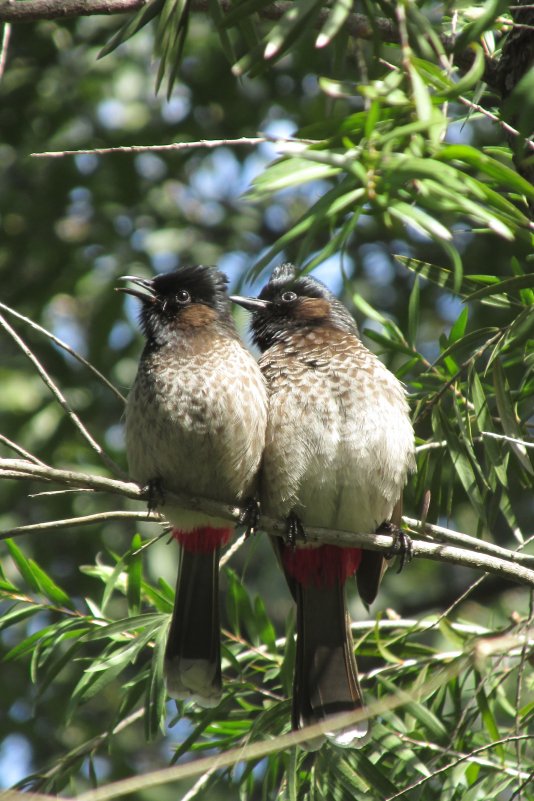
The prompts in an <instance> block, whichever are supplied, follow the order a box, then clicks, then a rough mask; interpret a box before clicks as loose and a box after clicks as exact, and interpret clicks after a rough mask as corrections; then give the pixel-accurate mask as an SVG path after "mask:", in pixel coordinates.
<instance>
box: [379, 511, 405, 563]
mask: <svg viewBox="0 0 534 801" xmlns="http://www.w3.org/2000/svg"><path fill="white" fill-rule="evenodd" d="M378 533H380V534H390V535H391V537H393V547H392V549H391V551H389V552H388V553H386V554H384V556H385V557H386V559H388V560H389V559H393V557H395V556H398V557H399V567H398V570H397V573H400V572H401V570H403V569H404V567H405V565H408V564H409V563H410V562H411V561H412V558H413V547H412V540H411V539H410V537H409V536H408V535H407V534H406V533H405V532H404V531H402V529H400V528H399V527H398V526H395V525H394V524H393V523H383V524H382V525H381V526H380V528H379V529H378Z"/></svg>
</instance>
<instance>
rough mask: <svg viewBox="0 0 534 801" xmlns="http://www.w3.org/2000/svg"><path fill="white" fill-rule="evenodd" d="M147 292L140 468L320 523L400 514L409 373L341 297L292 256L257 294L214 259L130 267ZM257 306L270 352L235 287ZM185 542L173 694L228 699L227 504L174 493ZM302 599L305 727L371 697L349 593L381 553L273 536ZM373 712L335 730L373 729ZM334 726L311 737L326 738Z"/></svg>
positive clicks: (338, 525)
mask: <svg viewBox="0 0 534 801" xmlns="http://www.w3.org/2000/svg"><path fill="white" fill-rule="evenodd" d="M125 278H126V279H128V280H129V281H130V282H132V283H133V284H134V288H124V289H123V291H125V292H127V293H129V294H131V295H134V296H136V297H138V298H139V299H140V300H141V304H142V306H141V315H140V321H141V326H142V329H143V331H144V334H145V336H146V345H145V348H144V351H143V354H142V356H141V360H140V363H139V369H138V373H137V377H136V380H135V383H134V386H133V388H132V391H131V393H130V395H129V398H128V404H127V410H126V447H127V456H128V463H129V468H130V472H131V475H132V477H133V478H134V479H135V480H136V481H138V482H140V483H143V484H148V483H150V482H158V484H159V485H160V486H161V487H162V489H163V499H164V497H165V496H164V492H165V490H169V491H175V492H182V493H189V494H191V495H201V496H202V495H204V496H207V497H209V498H212V499H214V500H218V501H222V502H225V503H236V502H237V503H245V502H246V500H247V499H249V498H253V497H259V499H260V503H261V508H262V511H263V512H264V513H265V514H267V515H270V516H272V517H276V518H285V519H286V520H287V521H288V531H290V532H292V533H293V535H294V534H295V532H299V531H301V530H302V529H304V531H305V528H306V526H320V527H325V528H331V529H341V530H346V531H359V532H373V531H375V530H376V529H377V527H379V526H380V525H381V524H383V523H387V522H393V523H398V522H399V519H400V509H401V496H402V490H403V487H404V484H405V483H406V479H407V476H408V473H409V472H410V471H412V470H413V469H414V441H413V429H412V426H411V423H410V420H409V416H408V405H407V402H406V397H405V392H404V390H403V387H402V385H401V384H400V383H399V381H397V379H396V378H395V376H393V374H392V373H390V372H389V371H388V370H387V369H386V367H385V366H384V365H383V364H382V363H381V362H380V361H379V360H378V359H377V357H376V356H374V355H373V354H372V353H371V352H370V351H368V350H367V349H366V348H365V347H364V346H363V344H362V342H361V341H360V338H359V335H358V329H357V327H356V324H355V322H354V320H353V318H352V316H351V315H350V314H349V312H348V310H347V309H346V308H345V307H344V306H343V304H342V303H341V302H340V301H339V300H338V299H337V298H336V297H335V296H334V295H332V294H331V293H330V292H329V291H328V289H327V288H326V287H325V286H324V285H323V284H321V283H320V282H319V281H317V280H314V279H313V278H311V277H309V276H300V275H299V274H298V272H297V270H296V269H295V267H294V266H293V265H291V264H282V265H280V266H279V267H277V268H276V269H275V270H274V272H273V274H272V276H271V279H270V280H269V282H268V283H267V285H266V286H265V287H264V288H263V290H262V291H261V293H260V295H259V296H258V298H243V297H231V298H229V297H228V295H227V293H226V284H227V279H226V277H225V276H224V275H223V274H222V273H220V272H219V271H217V270H216V269H214V268H210V267H206V266H202V265H196V266H193V267H181V268H179V269H178V270H175V271H174V272H171V273H167V274H163V275H159V276H157V277H155V278H153V279H151V280H149V279H141V278H135V277H130V276H125ZM231 300H232V301H234V302H235V303H238V304H240V305H241V306H243V307H245V308H246V309H248V310H250V311H251V312H252V319H251V329H252V336H253V340H254V342H255V344H256V345H257V346H258V348H259V349H260V351H261V354H262V355H261V357H260V359H259V363H256V361H255V360H254V358H253V356H252V355H251V354H250V353H249V352H248V351H247V350H246V348H245V347H244V346H243V344H242V343H241V341H240V339H239V336H238V334H237V331H236V328H235V325H234V322H233V318H232V314H231V303H230V301H231ZM163 512H164V514H165V516H166V517H167V519H168V520H169V521H170V523H171V524H172V526H173V534H174V537H175V538H176V539H177V540H178V542H179V543H180V545H181V560H180V566H179V574H178V582H177V589H176V600H175V606H174V612H173V616H172V622H171V626H170V630H169V636H168V641H167V647H166V653H165V673H166V683H167V689H168V692H169V694H170V695H171V696H173V697H175V698H181V699H183V698H192V699H194V700H196V701H197V702H198V703H199V704H201V705H203V706H215V705H216V704H217V703H218V702H219V700H220V698H221V692H222V686H221V666H220V627H219V599H218V563H219V555H220V552H221V548H222V547H223V546H224V545H225V544H226V543H227V542H228V541H229V539H230V538H231V535H232V533H233V526H231V525H230V524H229V523H228V521H227V520H226V519H222V518H216V517H213V516H211V515H207V514H205V513H203V512H200V511H192V510H188V509H183V508H176V507H173V506H172V505H171V504H169V503H164V506H163ZM273 543H274V545H275V548H276V550H277V553H278V556H279V560H280V562H281V565H282V567H283V570H284V573H285V576H286V579H287V582H288V585H289V588H290V590H291V593H292V595H293V598H294V600H295V602H296V605H297V648H296V660H295V661H296V664H295V674H294V684H293V712H292V723H293V728H294V729H299V728H301V727H302V726H304V725H306V724H309V723H314V722H317V721H320V720H324V719H325V718H328V717H330V716H331V715H334V714H336V713H339V712H343V711H349V710H356V709H360V708H361V707H362V695H361V690H360V684H359V680H358V671H357V666H356V660H355V656H354V645H353V641H352V636H351V632H350V620H349V616H348V613H347V607H346V600H345V582H346V581H347V579H348V578H349V577H351V576H352V575H354V574H355V573H356V580H357V586H358V590H359V593H360V596H361V598H362V599H363V601H364V602H365V603H366V604H370V603H371V602H372V601H373V600H374V599H375V597H376V594H377V590H378V586H379V583H380V579H381V577H382V573H383V570H384V564H385V563H384V559H383V557H382V555H381V554H379V553H377V552H373V551H367V550H361V549H359V548H340V547H336V546H332V545H321V546H317V545H316V544H311V543H306V540H305V539H303V538H302V537H298V539H297V540H296V542H295V537H293V541H292V542H291V541H283V540H282V539H281V538H279V537H273ZM367 730H368V726H367V722H365V721H362V722H359V723H356V724H354V725H353V726H351V727H349V728H347V729H345V730H343V731H341V732H338V733H337V734H336V733H333V734H332V735H330V736H331V737H332V739H334V740H335V741H336V742H337V743H339V744H341V745H348V746H350V745H355V746H357V745H360V744H362V743H363V742H364V741H365V738H366V735H367ZM321 742H322V739H319V740H313V741H312V742H311V743H309V744H308V746H309V747H310V748H316V747H318V745H319V744H320V743H321Z"/></svg>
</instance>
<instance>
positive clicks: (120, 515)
mask: <svg viewBox="0 0 534 801" xmlns="http://www.w3.org/2000/svg"><path fill="white" fill-rule="evenodd" d="M109 520H143V521H147V522H149V523H152V522H155V523H160V522H164V521H165V519H164V518H163V517H162V515H159V514H157V512H151V513H150V516H148V513H147V512H122V511H114V512H99V513H97V514H92V515H83V516H81V517H69V518H67V519H65V520H48V521H47V522H46V523H31V524H29V525H26V526H15V527H14V528H10V529H9V530H8V531H3V532H0V540H6V539H11V537H17V536H20V535H21V534H35V533H42V532H45V531H55V530H56V529H62V528H72V527H74V526H91V525H93V524H94V523H102V522H107V521H109ZM165 522H166V521H165Z"/></svg>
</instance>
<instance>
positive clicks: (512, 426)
mask: <svg viewBox="0 0 534 801" xmlns="http://www.w3.org/2000/svg"><path fill="white" fill-rule="evenodd" d="M493 383H494V386H495V400H496V401H497V408H498V410H499V414H500V416H501V424H502V427H503V430H504V433H505V434H506V436H508V437H513V438H514V439H523V432H522V431H521V429H520V427H519V424H518V422H517V416H516V412H515V409H514V407H513V404H512V400H511V398H510V387H509V386H508V382H507V380H506V377H505V375H504V370H503V368H502V364H501V362H500V360H497V361H496V362H495V364H494V367H493ZM509 445H510V447H511V449H512V451H513V452H514V454H515V456H516V457H517V459H518V461H519V462H520V464H521V465H522V467H523V468H524V469H525V470H526V471H527V473H529V475H531V476H532V475H534V469H533V467H532V464H531V462H530V459H529V456H528V451H527V449H526V448H525V446H524V445H521V444H520V443H518V442H510V443H509Z"/></svg>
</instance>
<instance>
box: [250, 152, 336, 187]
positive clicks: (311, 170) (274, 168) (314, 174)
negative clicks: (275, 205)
mask: <svg viewBox="0 0 534 801" xmlns="http://www.w3.org/2000/svg"><path fill="white" fill-rule="evenodd" d="M339 172H340V168H339V167H332V166H330V165H328V164H316V163H313V162H311V161H309V160H308V159H305V158H299V157H295V158H291V159H283V160H281V161H276V162H274V164H272V165H271V166H269V167H268V169H267V170H265V171H264V172H263V173H260V175H258V177H257V178H255V179H254V182H253V188H252V190H251V193H252V196H253V197H254V196H255V195H257V196H260V195H262V194H271V193H273V192H279V191H280V190H281V189H287V188H288V187H290V186H300V185H301V184H305V183H308V182H309V181H318V180H324V179H325V178H330V177H331V176H334V175H337V174H338V173H339Z"/></svg>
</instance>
